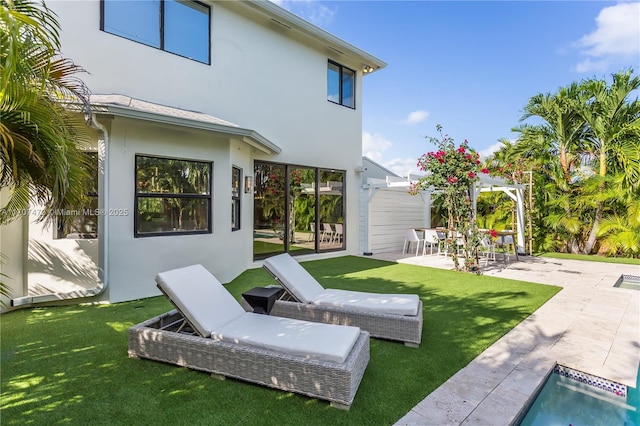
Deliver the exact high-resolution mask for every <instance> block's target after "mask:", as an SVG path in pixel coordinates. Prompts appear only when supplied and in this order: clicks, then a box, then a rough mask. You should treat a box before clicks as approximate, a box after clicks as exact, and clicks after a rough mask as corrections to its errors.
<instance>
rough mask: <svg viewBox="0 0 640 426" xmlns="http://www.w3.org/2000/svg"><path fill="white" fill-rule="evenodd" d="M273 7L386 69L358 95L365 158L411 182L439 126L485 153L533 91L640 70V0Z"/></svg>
mask: <svg viewBox="0 0 640 426" xmlns="http://www.w3.org/2000/svg"><path fill="white" fill-rule="evenodd" d="M274 2H275V3H277V4H279V5H280V6H282V7H284V8H285V9H287V10H289V11H291V12H293V13H295V14H297V15H299V16H301V17H302V18H304V19H306V20H308V21H310V22H312V23H314V24H315V25H317V26H319V27H321V28H323V29H324V30H326V31H329V32H331V33H332V34H334V35H336V36H338V37H340V38H342V39H343V40H345V41H347V42H349V43H351V44H353V45H355V46H357V47H359V48H361V49H363V50H365V51H367V52H368V53H370V54H372V55H374V56H376V57H378V58H380V59H382V60H383V61H385V62H387V63H388V66H387V67H386V68H384V69H383V70H381V71H378V72H375V73H373V74H370V75H368V76H366V77H365V78H364V87H363V88H362V87H361V88H358V89H359V90H363V92H362V93H363V105H360V106H358V107H359V108H362V112H363V126H362V127H363V154H364V155H367V156H368V157H370V158H371V159H373V160H374V161H377V162H378V163H380V164H382V165H384V166H386V167H387V168H389V169H391V170H392V171H394V172H396V173H398V174H400V175H404V176H406V174H407V173H408V172H413V173H416V172H418V169H417V168H416V160H417V158H418V157H419V156H420V155H422V154H424V153H425V152H428V151H432V150H433V149H434V145H432V144H430V143H429V142H428V141H427V140H426V139H425V138H424V136H426V135H429V136H437V133H436V124H441V125H442V126H443V131H444V132H445V133H447V134H449V135H450V136H451V137H453V138H454V139H455V140H456V143H460V142H462V141H463V140H464V139H467V140H468V141H469V144H470V145H471V147H473V148H474V149H476V150H477V151H479V152H481V153H482V154H488V153H490V152H492V150H495V149H496V147H497V146H499V142H498V140H499V139H501V138H507V139H515V138H516V134H515V133H512V132H511V128H513V127H514V126H516V125H518V124H519V119H520V117H521V114H522V107H523V106H524V105H525V104H526V102H527V100H528V99H529V98H530V97H532V96H534V95H535V94H537V93H546V92H555V91H556V90H557V89H558V88H559V87H561V86H565V85H568V84H570V83H571V82H573V81H579V80H582V79H585V78H591V77H598V78H607V79H609V77H610V75H611V74H612V73H615V72H617V71H620V70H621V69H627V68H630V67H631V68H633V69H634V71H635V72H636V73H638V72H639V71H640V3H638V2H630V1H627V2H612V1H608V2H602V1H471V2H468V1H317V0H296V1H287V0H279V1H275V0H274Z"/></svg>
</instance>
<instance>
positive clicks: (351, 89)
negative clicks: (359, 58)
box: [327, 61, 356, 108]
mask: <svg viewBox="0 0 640 426" xmlns="http://www.w3.org/2000/svg"><path fill="white" fill-rule="evenodd" d="M327 99H328V100H329V101H330V102H335V103H337V104H340V105H344V106H346V107H349V108H355V107H356V72H355V71H354V70H352V69H349V68H346V67H343V66H342V65H340V64H338V63H336V62H333V61H329V64H328V66H327Z"/></svg>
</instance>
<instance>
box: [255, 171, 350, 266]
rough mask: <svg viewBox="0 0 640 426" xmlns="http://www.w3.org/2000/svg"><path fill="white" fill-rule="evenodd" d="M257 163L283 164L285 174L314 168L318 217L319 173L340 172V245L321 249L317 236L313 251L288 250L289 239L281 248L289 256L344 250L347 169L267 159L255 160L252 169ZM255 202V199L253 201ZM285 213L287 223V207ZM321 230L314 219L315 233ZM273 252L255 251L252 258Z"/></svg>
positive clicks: (287, 182)
mask: <svg viewBox="0 0 640 426" xmlns="http://www.w3.org/2000/svg"><path fill="white" fill-rule="evenodd" d="M256 163H259V164H266V165H274V166H284V168H285V174H286V175H288V172H289V170H291V169H298V168H303V169H314V170H315V172H316V179H315V185H316V193H315V196H316V200H317V201H316V205H315V217H316V218H318V217H319V216H320V197H319V196H320V195H321V194H320V192H319V188H320V185H321V182H320V173H321V172H323V171H325V172H340V173H342V174H343V182H342V188H343V193H342V218H343V236H342V238H343V240H342V241H343V244H342V246H341V247H334V248H325V249H321V248H320V242H319V241H318V238H316V239H315V244H314V249H313V252H303V253H296V251H295V250H294V251H290V250H289V241H288V240H285V243H284V244H283V248H284V252H285V253H289V254H290V255H291V256H294V257H295V256H298V255H300V256H303V255H308V254H322V253H331V252H338V251H346V250H347V239H346V237H347V231H348V229H347V228H348V226H347V207H346V206H347V171H346V169H336V168H331V167H320V166H308V165H304V164H297V163H283V162H278V161H267V160H255V162H254V169H255V164H256ZM289 190H290V189H289V179H287V180H286V181H285V193H286V194H288V193H289ZM254 202H255V201H254ZM284 213H285V219H284V221H285V223H287V224H288V223H289V209H285V211H284ZM251 226H254V224H252V225H251ZM319 231H320V232H321V229H320V221H319V220H316V221H315V233H316V235H319V234H318V232H319ZM272 255H273V253H267V254H264V255H256V254H255V253H253V260H254V261H258V260H263V259H266V258H267V257H269V256H272Z"/></svg>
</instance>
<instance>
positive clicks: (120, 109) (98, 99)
mask: <svg viewBox="0 0 640 426" xmlns="http://www.w3.org/2000/svg"><path fill="white" fill-rule="evenodd" d="M90 101H91V106H92V109H93V112H94V113H96V114H112V115H114V116H118V117H127V118H134V119H138V120H146V121H153V122H156V123H163V124H171V125H175V126H182V127H189V128H193V129H201V130H208V131H211V132H216V133H224V134H227V135H235V136H239V137H240V138H241V139H242V140H243V141H244V142H245V143H247V144H249V145H251V146H253V147H254V148H256V149H258V150H260V151H262V152H264V153H266V154H279V153H280V152H281V151H282V149H281V148H280V147H279V146H277V145H276V144H274V143H273V142H271V141H270V140H268V139H267V138H265V137H264V136H262V135H261V134H260V133H258V132H256V131H254V130H251V129H246V128H243V127H240V126H238V125H237V124H234V123H231V122H229V121H226V120H222V119H220V118H218V117H214V116H212V115H208V114H204V113H201V112H197V111H189V110H185V109H180V108H174V107H170V106H166V105H160V104H155V103H152V102H147V101H142V100H139V99H134V98H131V97H129V96H126V95H91V99H90Z"/></svg>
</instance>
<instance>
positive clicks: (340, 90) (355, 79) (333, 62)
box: [327, 59, 358, 110]
mask: <svg viewBox="0 0 640 426" xmlns="http://www.w3.org/2000/svg"><path fill="white" fill-rule="evenodd" d="M329 64H332V65H335V66H336V67H338V80H339V84H338V89H339V90H338V93H339V95H338V96H339V98H340V99H339V101H338V102H334V101H332V100H331V99H329V97H328V96H327V100H328V101H329V102H331V103H332V104H335V105H341V106H343V107H345V108H349V109H353V110H355V109H356V81H357V79H358V73H357V72H356V71H355V70H352V69H351V68H349V67H345V66H344V65H342V64H340V63H338V62H336V61H332V60H331V59H329V60H328V62H327V67H328V66H329ZM345 69H346V70H349V71H351V72H352V73H353V106H350V105H345V104H344V99H343V94H342V73H343V70H345Z"/></svg>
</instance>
